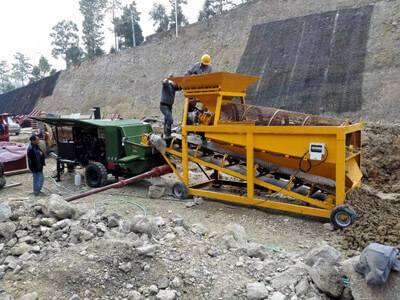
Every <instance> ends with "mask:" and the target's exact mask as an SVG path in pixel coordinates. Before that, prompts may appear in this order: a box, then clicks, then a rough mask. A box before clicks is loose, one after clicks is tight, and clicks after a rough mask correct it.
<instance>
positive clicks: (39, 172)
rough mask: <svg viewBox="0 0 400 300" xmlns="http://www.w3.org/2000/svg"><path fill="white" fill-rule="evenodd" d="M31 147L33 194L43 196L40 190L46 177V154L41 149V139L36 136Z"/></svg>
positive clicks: (33, 136)
mask: <svg viewBox="0 0 400 300" xmlns="http://www.w3.org/2000/svg"><path fill="white" fill-rule="evenodd" d="M29 139H30V141H31V143H30V145H29V147H28V150H27V152H28V153H27V154H28V167H29V170H31V172H32V174H33V194H34V195H35V196H40V195H41V194H43V193H42V192H41V191H40V190H41V189H42V187H43V183H44V175H43V166H44V165H45V159H44V153H43V151H42V150H40V148H39V138H38V137H37V136H36V135H35V134H34V135H32V136H31V137H30V138H29Z"/></svg>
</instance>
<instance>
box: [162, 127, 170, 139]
mask: <svg viewBox="0 0 400 300" xmlns="http://www.w3.org/2000/svg"><path fill="white" fill-rule="evenodd" d="M170 138H172V136H171V125H166V126H165V127H164V139H170Z"/></svg>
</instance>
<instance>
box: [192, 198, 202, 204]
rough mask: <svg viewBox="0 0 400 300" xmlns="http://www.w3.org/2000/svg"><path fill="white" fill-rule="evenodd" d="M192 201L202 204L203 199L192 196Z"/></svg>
mask: <svg viewBox="0 0 400 300" xmlns="http://www.w3.org/2000/svg"><path fill="white" fill-rule="evenodd" d="M193 202H194V204H196V205H200V204H202V203H203V202H204V201H203V198H201V197H199V196H194V198H193Z"/></svg>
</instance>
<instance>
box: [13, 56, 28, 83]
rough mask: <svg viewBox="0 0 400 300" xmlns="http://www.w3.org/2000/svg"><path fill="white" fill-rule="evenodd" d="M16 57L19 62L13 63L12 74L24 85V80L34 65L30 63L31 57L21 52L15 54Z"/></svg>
mask: <svg viewBox="0 0 400 300" xmlns="http://www.w3.org/2000/svg"><path fill="white" fill-rule="evenodd" d="M14 59H15V60H16V61H17V62H16V63H14V64H12V76H13V77H14V79H16V80H20V81H21V84H22V86H24V80H25V79H26V78H27V77H28V74H29V73H30V72H31V70H32V65H31V64H30V63H29V58H28V57H27V56H25V55H24V54H22V53H20V52H17V53H16V54H15V55H14Z"/></svg>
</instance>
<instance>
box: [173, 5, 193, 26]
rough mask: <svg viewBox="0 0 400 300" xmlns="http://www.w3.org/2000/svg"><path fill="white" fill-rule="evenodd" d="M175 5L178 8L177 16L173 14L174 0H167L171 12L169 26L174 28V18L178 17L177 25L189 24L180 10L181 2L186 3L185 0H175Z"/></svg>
mask: <svg viewBox="0 0 400 300" xmlns="http://www.w3.org/2000/svg"><path fill="white" fill-rule="evenodd" d="M176 1H177V3H176V7H177V10H178V16H175V0H169V3H170V5H171V7H172V10H171V13H170V14H169V28H170V29H173V28H175V20H176V18H177V19H178V27H182V26H186V25H188V24H189V22H188V20H187V18H186V17H185V15H184V14H183V12H182V4H187V0H176Z"/></svg>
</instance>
